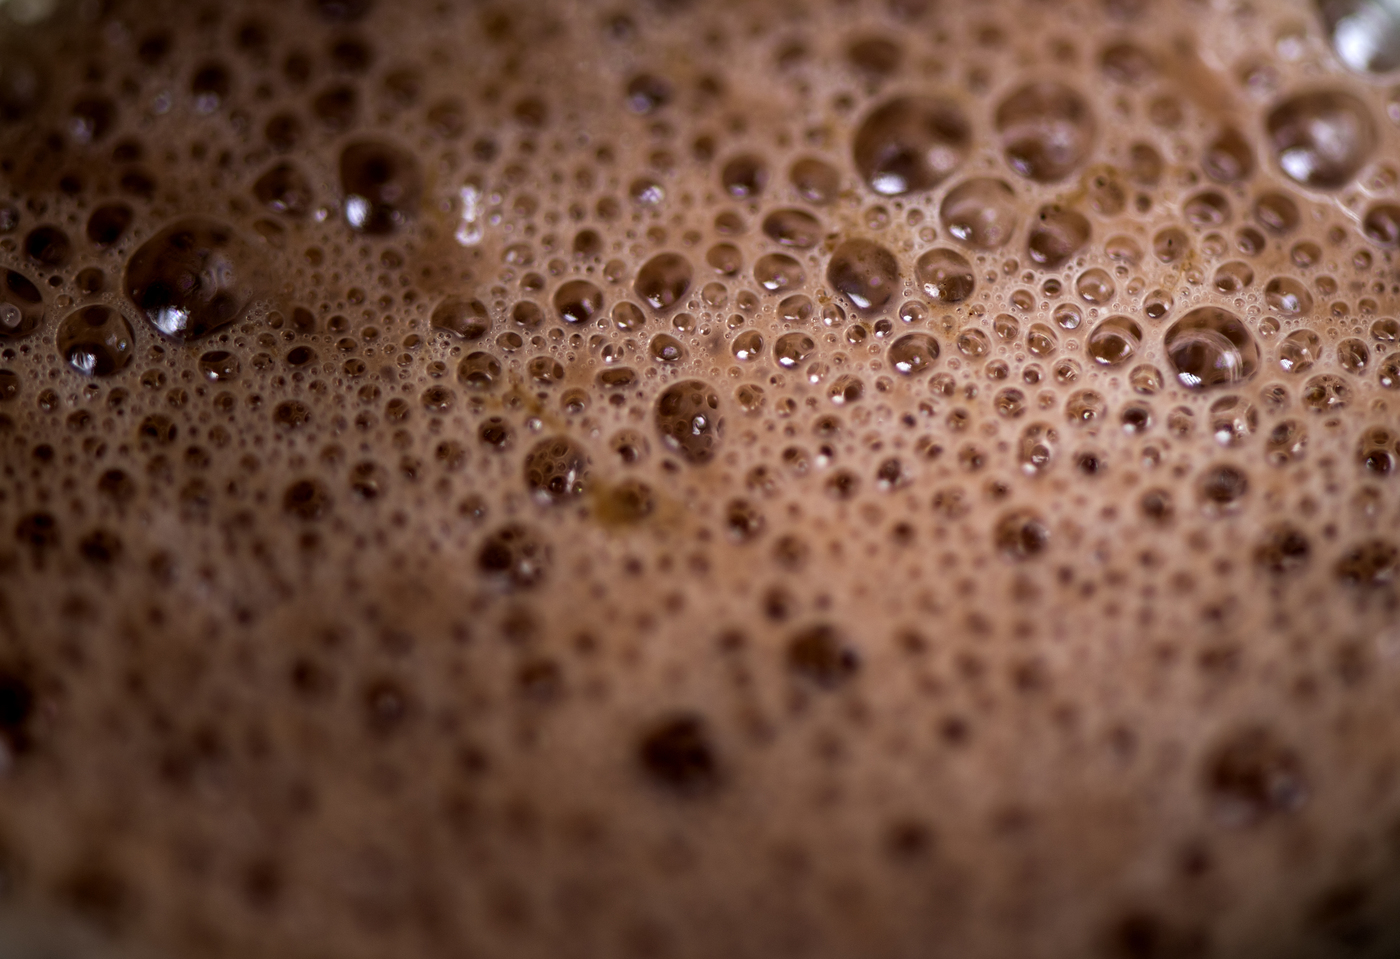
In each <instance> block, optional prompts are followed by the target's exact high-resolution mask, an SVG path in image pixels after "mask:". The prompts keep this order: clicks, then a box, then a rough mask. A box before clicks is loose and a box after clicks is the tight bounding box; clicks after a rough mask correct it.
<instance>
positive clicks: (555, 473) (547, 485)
mask: <svg viewBox="0 0 1400 959" xmlns="http://www.w3.org/2000/svg"><path fill="white" fill-rule="evenodd" d="M588 466H589V463H588V455H587V454H586V453H585V452H584V451H583V449H582V448H581V447H580V446H578V444H576V443H574V442H573V441H572V440H570V439H569V438H568V437H566V436H553V437H549V438H547V439H543V440H540V441H539V442H538V443H536V444H535V445H534V446H532V447H531V448H530V451H529V452H528V453H527V454H526V455H525V485H526V486H527V487H529V489H530V493H531V495H532V496H533V497H534V498H535V501H536V502H538V503H541V504H543V505H545V506H548V505H551V504H555V503H566V502H569V501H571V500H574V499H577V498H578V497H580V496H582V495H583V492H584V484H585V483H586V481H587V479H588Z"/></svg>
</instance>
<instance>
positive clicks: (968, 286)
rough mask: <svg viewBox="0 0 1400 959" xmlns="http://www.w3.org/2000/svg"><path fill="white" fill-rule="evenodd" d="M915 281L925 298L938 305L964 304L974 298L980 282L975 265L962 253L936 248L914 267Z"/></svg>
mask: <svg viewBox="0 0 1400 959" xmlns="http://www.w3.org/2000/svg"><path fill="white" fill-rule="evenodd" d="M914 278H915V280H916V281H917V282H918V284H919V288H920V289H921V290H923V292H924V295H925V296H927V297H928V298H929V299H931V300H933V301H934V302H935V303H947V304H953V303H961V302H962V301H963V300H965V299H967V298H968V297H969V296H971V295H972V290H973V288H974V287H975V285H976V278H975V277H974V275H973V272H972V264H971V263H969V262H968V261H967V258H966V257H965V256H963V255H962V254H961V253H958V252H956V251H954V250H949V249H947V248H935V249H932V250H929V251H928V252H926V253H924V254H923V255H922V256H920V257H919V259H918V260H917V261H916V262H915V264H914Z"/></svg>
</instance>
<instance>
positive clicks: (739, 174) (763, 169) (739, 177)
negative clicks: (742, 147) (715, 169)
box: [719, 153, 768, 199]
mask: <svg viewBox="0 0 1400 959" xmlns="http://www.w3.org/2000/svg"><path fill="white" fill-rule="evenodd" d="M719 180H720V184H721V185H722V186H723V187H724V190H725V192H726V193H728V194H729V195H730V196H732V197H735V198H737V199H747V198H749V197H756V196H758V195H759V194H760V193H762V192H763V188H764V187H765V186H767V185H768V164H767V163H766V162H764V160H763V158H762V157H759V156H755V155H754V154H750V153H746V154H743V155H741V156H736V157H734V158H732V159H730V160H729V161H728V162H726V163H725V164H724V167H723V168H722V169H721V170H720V174H719Z"/></svg>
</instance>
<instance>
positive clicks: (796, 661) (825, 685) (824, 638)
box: [787, 623, 860, 689]
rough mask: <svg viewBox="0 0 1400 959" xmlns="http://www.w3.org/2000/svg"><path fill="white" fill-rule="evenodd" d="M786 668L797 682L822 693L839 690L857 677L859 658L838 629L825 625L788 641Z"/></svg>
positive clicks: (805, 630)
mask: <svg viewBox="0 0 1400 959" xmlns="http://www.w3.org/2000/svg"><path fill="white" fill-rule="evenodd" d="M787 667H788V670H789V671H790V672H791V673H792V674H793V676H795V677H796V678H798V679H801V680H803V681H805V682H808V683H811V684H812V685H814V686H817V687H819V688H821V689H836V688H837V687H839V686H842V685H844V684H846V683H847V682H849V681H850V680H851V679H853V678H854V677H855V675H856V673H857V672H858V671H859V670H860V657H859V656H858V655H857V653H856V651H855V649H854V648H852V647H851V646H850V644H849V643H848V642H847V641H846V638H845V637H844V636H843V635H842V634H841V633H840V632H838V631H837V630H836V628H835V627H833V626H831V625H828V624H825V623H822V624H818V625H816V626H810V627H808V628H806V629H803V630H800V631H799V632H797V633H796V634H794V635H793V637H792V638H791V639H789V640H788V645H787Z"/></svg>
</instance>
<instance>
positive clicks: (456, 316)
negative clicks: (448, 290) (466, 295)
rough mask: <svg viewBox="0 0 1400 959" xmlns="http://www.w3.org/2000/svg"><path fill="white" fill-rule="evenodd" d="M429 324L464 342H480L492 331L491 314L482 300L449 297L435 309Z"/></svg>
mask: <svg viewBox="0 0 1400 959" xmlns="http://www.w3.org/2000/svg"><path fill="white" fill-rule="evenodd" d="M518 305H519V304H517V306H518ZM429 323H430V325H431V326H432V328H433V329H435V330H442V331H443V332H445V333H452V334H454V335H456V336H459V337H461V338H462V339H464V340H467V341H471V340H479V339H481V338H482V337H483V336H485V335H486V334H487V333H488V332H489V331H490V329H491V313H490V311H489V310H488V309H487V308H486V304H485V303H482V302H481V301H480V300H466V299H462V298H461V297H456V296H449V297H448V298H447V299H445V300H443V301H442V302H441V303H439V304H438V305H437V306H436V307H435V308H434V309H433V315H432V318H431V319H430V321H429Z"/></svg>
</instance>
